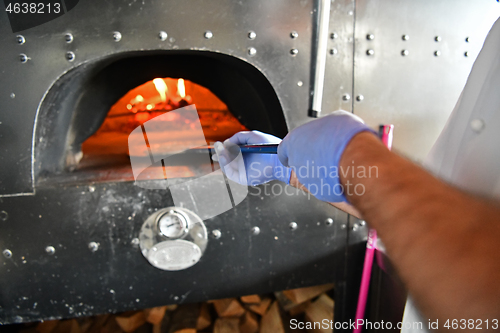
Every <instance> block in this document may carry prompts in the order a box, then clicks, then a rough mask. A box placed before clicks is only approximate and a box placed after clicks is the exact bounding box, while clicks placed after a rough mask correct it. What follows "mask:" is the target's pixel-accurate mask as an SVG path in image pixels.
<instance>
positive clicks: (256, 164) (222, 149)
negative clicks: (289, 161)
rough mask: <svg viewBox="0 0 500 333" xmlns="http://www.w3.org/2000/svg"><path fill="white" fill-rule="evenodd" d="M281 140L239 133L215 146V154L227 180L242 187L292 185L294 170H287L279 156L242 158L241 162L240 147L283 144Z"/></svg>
mask: <svg viewBox="0 0 500 333" xmlns="http://www.w3.org/2000/svg"><path fill="white" fill-rule="evenodd" d="M280 142H281V139H280V138H277V137H275V136H273V135H270V134H265V133H262V132H259V131H251V132H249V131H244V132H239V133H236V134H235V135H233V136H232V137H230V138H229V139H227V140H226V141H224V144H222V143H220V142H216V143H215V144H214V148H215V152H216V153H217V159H218V160H219V164H220V166H221V169H222V170H223V172H224V173H225V174H226V176H227V177H228V178H229V179H231V180H232V181H235V182H237V183H239V184H243V185H252V186H256V185H259V184H263V183H267V182H270V181H271V180H275V179H277V180H280V181H282V182H285V183H287V184H289V183H290V174H291V169H290V168H286V167H284V166H283V165H282V164H281V163H280V161H279V159H278V156H277V155H276V154H253V153H245V154H243V163H241V159H238V153H240V150H239V147H238V146H237V145H244V144H262V143H280Z"/></svg>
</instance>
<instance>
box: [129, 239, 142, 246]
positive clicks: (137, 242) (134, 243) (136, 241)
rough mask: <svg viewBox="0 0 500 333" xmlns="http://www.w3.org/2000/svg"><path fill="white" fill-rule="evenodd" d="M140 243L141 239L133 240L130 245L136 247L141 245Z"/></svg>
mask: <svg viewBox="0 0 500 333" xmlns="http://www.w3.org/2000/svg"><path fill="white" fill-rule="evenodd" d="M139 243H140V241H139V238H137V237H136V238H133V239H132V240H131V241H130V244H132V245H134V246H137V245H139Z"/></svg>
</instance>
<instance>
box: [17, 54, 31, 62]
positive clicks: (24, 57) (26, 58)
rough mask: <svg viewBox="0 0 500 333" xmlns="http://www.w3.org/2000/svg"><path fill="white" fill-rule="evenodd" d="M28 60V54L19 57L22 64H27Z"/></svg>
mask: <svg viewBox="0 0 500 333" xmlns="http://www.w3.org/2000/svg"><path fill="white" fill-rule="evenodd" d="M28 59H29V58H28V56H27V55H26V54H24V53H21V54H20V55H19V60H21V62H22V63H25V62H27V61H28Z"/></svg>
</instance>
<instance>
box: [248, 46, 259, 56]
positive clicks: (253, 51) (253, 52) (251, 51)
mask: <svg viewBox="0 0 500 333" xmlns="http://www.w3.org/2000/svg"><path fill="white" fill-rule="evenodd" d="M247 52H248V55H249V56H250V57H253V56H254V55H256V54H257V49H256V48H255V47H249V48H248V50H247Z"/></svg>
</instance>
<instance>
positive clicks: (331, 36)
mask: <svg viewBox="0 0 500 333" xmlns="http://www.w3.org/2000/svg"><path fill="white" fill-rule="evenodd" d="M338 37H339V35H337V33H335V32H332V33H331V34H330V38H331V39H337V38H338Z"/></svg>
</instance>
